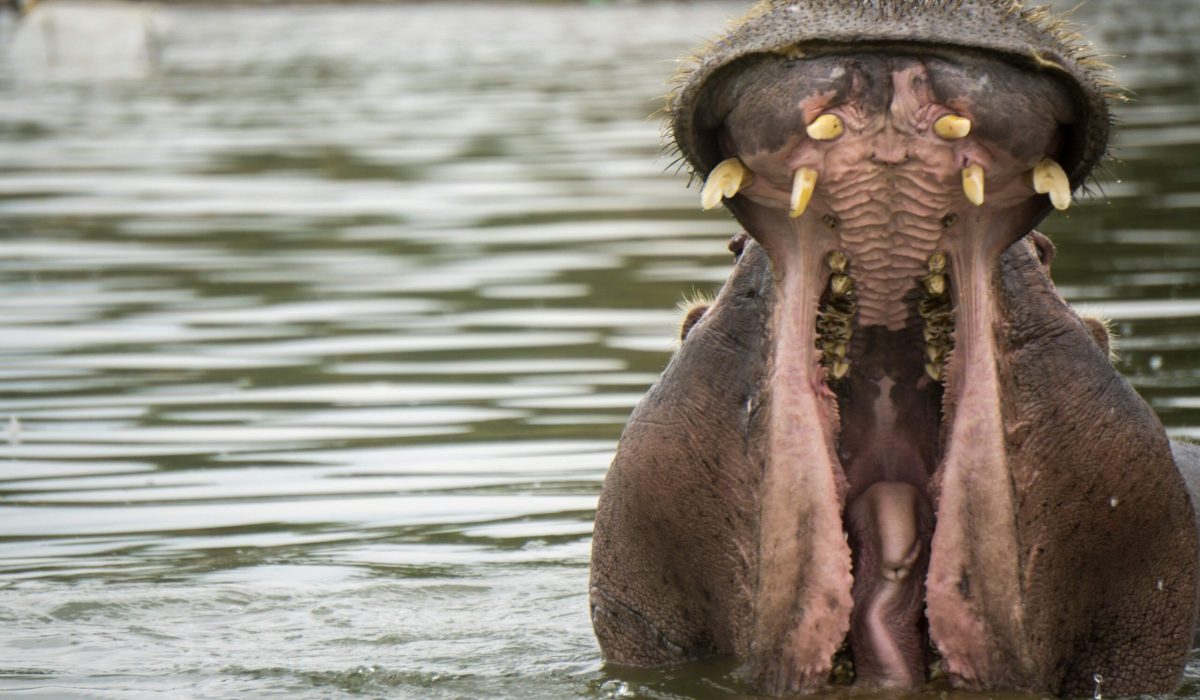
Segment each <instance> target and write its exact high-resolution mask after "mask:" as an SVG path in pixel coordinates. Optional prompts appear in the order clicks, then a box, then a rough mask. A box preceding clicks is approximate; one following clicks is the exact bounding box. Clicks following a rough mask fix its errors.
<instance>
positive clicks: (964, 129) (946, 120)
mask: <svg viewBox="0 0 1200 700" xmlns="http://www.w3.org/2000/svg"><path fill="white" fill-rule="evenodd" d="M933 131H934V132H935V133H936V134H937V135H938V136H940V137H942V138H943V139H945V140H947V141H957V140H958V139H963V138H966V137H967V134H969V133H971V120H970V119H967V118H966V117H960V116H958V115H956V114H947V115H946V116H944V117H942V118H941V119H939V120H937V121H936V122H934V123H933Z"/></svg>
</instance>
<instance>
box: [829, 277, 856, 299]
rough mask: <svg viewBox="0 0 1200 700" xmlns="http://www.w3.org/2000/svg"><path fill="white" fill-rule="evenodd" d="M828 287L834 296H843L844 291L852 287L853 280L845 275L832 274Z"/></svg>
mask: <svg viewBox="0 0 1200 700" xmlns="http://www.w3.org/2000/svg"><path fill="white" fill-rule="evenodd" d="M829 288H830V289H831V290H833V293H834V295H835V296H839V297H844V296H846V292H849V291H850V290H851V289H854V282H853V281H851V280H850V278H849V277H847V276H845V275H834V276H833V277H831V278H830V280H829Z"/></svg>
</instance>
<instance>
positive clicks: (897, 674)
mask: <svg viewBox="0 0 1200 700" xmlns="http://www.w3.org/2000/svg"><path fill="white" fill-rule="evenodd" d="M931 520H932V518H931V515H930V509H929V505H928V503H926V502H925V499H924V497H923V496H922V495H921V492H920V491H918V490H917V489H916V488H915V487H914V486H912V485H911V484H906V483H901V482H895V481H881V482H878V483H875V484H873V485H872V486H871V487H870V488H868V489H867V490H866V491H864V492H863V494H862V495H861V496H859V497H858V498H856V499H855V500H854V501H853V502H852V503H851V504H850V506H849V507H848V508H847V509H846V525H847V527H848V529H849V534H850V544H851V548H852V549H853V551H854V588H853V596H854V612H853V613H852V615H851V622H850V648H851V650H852V652H853V654H854V665H855V674H856V676H857V683H858V684H860V685H868V686H879V687H887V688H910V687H912V686H914V685H916V684H918V683H920V682H921V681H923V680H924V674H925V661H926V659H925V651H924V650H925V648H926V645H925V643H924V641H923V639H924V636H925V635H924V632H923V630H922V627H921V624H922V617H923V616H922V612H923V599H924V579H925V570H926V568H927V567H928V561H929V557H928V554H927V553H928V551H929V548H928V545H927V543H928V540H929V535H930V530H931V527H930V525H931Z"/></svg>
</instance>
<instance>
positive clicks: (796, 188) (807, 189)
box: [790, 168, 817, 219]
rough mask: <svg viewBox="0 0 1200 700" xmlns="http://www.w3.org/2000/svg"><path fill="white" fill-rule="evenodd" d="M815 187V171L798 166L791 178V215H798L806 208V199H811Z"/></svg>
mask: <svg viewBox="0 0 1200 700" xmlns="http://www.w3.org/2000/svg"><path fill="white" fill-rule="evenodd" d="M816 188H817V171H816V170H813V169H812V168H800V169H799V170H797V171H796V176H795V177H794V178H792V201H791V212H790V213H791V216H792V218H793V219H795V218H797V217H799V216H800V215H801V214H803V213H804V210H805V209H807V208H808V200H810V199H812V195H813V190H815V189H816Z"/></svg>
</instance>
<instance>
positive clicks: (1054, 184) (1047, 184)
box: [1033, 158, 1071, 211]
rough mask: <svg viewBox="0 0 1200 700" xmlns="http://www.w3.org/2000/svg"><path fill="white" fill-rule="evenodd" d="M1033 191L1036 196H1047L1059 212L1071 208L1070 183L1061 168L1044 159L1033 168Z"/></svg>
mask: <svg viewBox="0 0 1200 700" xmlns="http://www.w3.org/2000/svg"><path fill="white" fill-rule="evenodd" d="M1033 189H1034V191H1036V192H1037V193H1038V194H1049V195H1050V202H1051V203H1052V204H1053V205H1054V208H1055V209H1057V210H1059V211H1066V210H1067V208H1068V207H1070V206H1071V181H1070V179H1068V178H1067V172H1066V171H1065V170H1063V168H1062V166H1061V165H1059V164H1058V163H1056V162H1054V161H1053V160H1051V159H1049V158H1046V159H1045V160H1043V161H1042V162H1041V163H1038V164H1037V165H1036V166H1034V168H1033Z"/></svg>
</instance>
